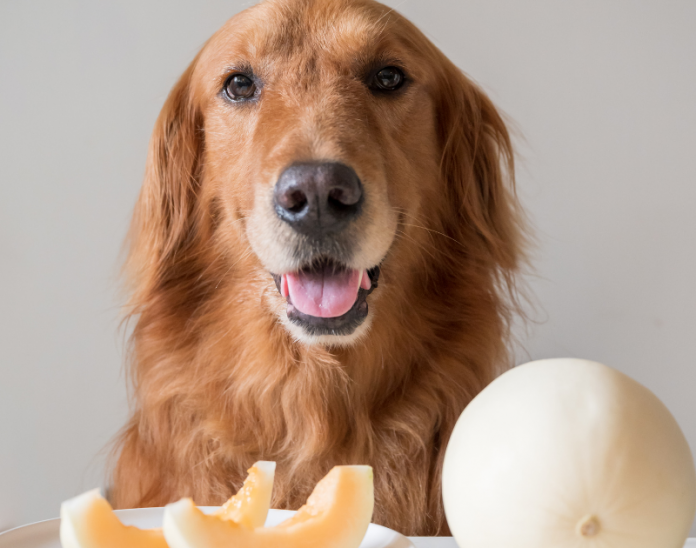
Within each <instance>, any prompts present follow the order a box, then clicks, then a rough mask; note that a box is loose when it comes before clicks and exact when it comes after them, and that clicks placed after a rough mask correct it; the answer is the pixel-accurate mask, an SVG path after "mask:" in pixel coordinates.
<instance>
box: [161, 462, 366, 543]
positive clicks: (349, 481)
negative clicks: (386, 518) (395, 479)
mask: <svg viewBox="0 0 696 548" xmlns="http://www.w3.org/2000/svg"><path fill="white" fill-rule="evenodd" d="M373 507H374V491H373V482H372V468H371V467H369V466H336V467H335V468H333V469H332V470H331V471H330V472H329V473H328V474H327V475H326V477H324V479H322V480H321V481H320V482H319V483H318V484H317V486H316V487H315V488H314V492H313V493H312V494H311V495H310V497H309V498H308V499H307V503H306V504H305V505H304V506H303V507H302V508H300V509H299V510H298V511H297V513H296V514H295V515H294V516H293V517H291V518H290V519H288V520H286V521H284V522H283V523H281V524H279V525H276V526H275V527H258V528H255V529H250V528H248V527H245V526H243V525H240V524H239V523H236V522H234V521H223V520H220V519H216V518H215V517H214V516H207V515H205V514H204V513H203V512H201V511H200V510H199V509H198V508H196V506H195V505H194V504H193V501H192V500H191V499H182V500H180V501H179V502H175V503H174V504H170V505H168V506H167V507H166V508H165V510H164V524H163V530H164V536H165V538H166V539H167V542H168V543H169V546H170V548H229V547H230V546H243V547H244V548H279V547H283V548H357V547H358V546H360V543H361V542H362V539H363V537H364V536H365V532H366V531H367V527H368V525H369V524H370V520H371V519H372V510H373Z"/></svg>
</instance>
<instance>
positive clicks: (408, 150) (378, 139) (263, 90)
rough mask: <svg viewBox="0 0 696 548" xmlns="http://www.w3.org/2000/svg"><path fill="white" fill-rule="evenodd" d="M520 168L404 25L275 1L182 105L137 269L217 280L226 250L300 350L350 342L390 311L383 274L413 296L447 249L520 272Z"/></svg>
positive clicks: (209, 64)
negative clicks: (213, 270)
mask: <svg viewBox="0 0 696 548" xmlns="http://www.w3.org/2000/svg"><path fill="white" fill-rule="evenodd" d="M511 161H512V157H511V150H510V143H509V138H508V134H507V132H506V130H505V126H504V125H503V123H502V121H501V119H500V118H499V116H498V114H497V113H496V111H495V109H494V108H493V106H492V105H491V103H490V102H489V101H488V99H487V98H486V97H485V96H484V95H483V94H482V93H481V92H480V91H479V90H478V88H477V87H476V86H475V85H473V84H472V83H471V82H470V81H468V80H467V79H466V78H465V77H464V76H463V75H462V74H461V73H460V72H459V71H458V70H457V69H456V68H455V67H454V66H453V65H452V64H451V63H450V62H449V61H448V60H447V59H446V58H445V57H444V56H443V55H442V53H440V51H439V50H437V48H435V47H434V46H433V45H432V44H431V43H430V42H429V41H428V40H427V39H426V38H425V37H424V36H423V35H422V34H421V33H420V32H419V31H418V30H417V29H416V28H415V27H414V26H413V25H411V24H410V23H409V22H408V21H406V20H405V19H404V18H402V17H401V16H399V15H398V14H396V13H394V12H392V11H391V10H390V9H388V8H386V7H385V6H383V5H381V4H378V3H376V2H373V1H371V0H267V1H265V2H263V3H261V4H259V5H257V6H254V7H252V8H250V9H248V10H246V11H244V12H242V13H240V14H238V15H237V16H235V17H234V18H232V19H231V20H230V21H228V22H227V23H226V24H225V25H224V26H223V27H222V29H220V30H219V31H218V32H217V33H216V34H215V35H214V36H213V37H212V38H211V39H210V40H209V41H208V43H207V44H206V45H205V46H204V48H203V49H202V50H201V52H200V53H199V54H198V56H197V57H196V59H195V60H194V61H193V63H192V64H191V65H190V67H189V68H188V70H187V71H186V72H185V73H184V75H183V76H182V78H181V80H180V81H179V82H178V84H177V85H176V87H175V88H174V90H173V91H172V93H171V94H170V96H169V98H168V100H167V102H166V104H165V106H164V108H163V110H162V113H161V115H160V118H159V119H158V122H157V127H156V129H155V133H154V136H153V139H152V143H151V151H150V157H149V162H148V173H147V176H146V181H145V184H144V187H143V191H142V194H141V197H140V201H139V206H138V210H137V215H136V221H135V223H134V232H135V234H134V236H135V246H134V252H133V255H134V260H133V261H132V262H135V263H137V264H136V266H137V267H138V268H140V269H144V271H146V272H147V273H148V274H147V275H146V276H145V277H148V278H149V279H150V280H151V281H150V282H149V284H150V286H152V284H156V283H160V284H163V283H165V282H164V281H162V280H163V278H167V279H176V278H177V274H172V272H179V273H182V272H185V271H186V269H187V268H188V269H189V271H190V272H193V271H194V270H195V271H196V272H197V273H198V274H197V275H200V276H204V274H205V268H201V267H200V265H199V267H198V269H197V270H196V269H193V268H192V267H191V266H190V265H191V264H192V263H194V262H195V261H196V256H200V255H201V254H202V253H203V250H205V252H206V253H210V252H211V250H214V253H217V254H218V255H219V256H223V257H226V263H225V264H226V265H227V267H228V268H229V269H230V270H228V271H227V273H229V272H230V271H231V270H233V269H234V268H235V265H237V264H239V263H240V261H242V262H243V263H244V264H245V265H247V267H248V268H249V269H251V270H247V271H245V272H244V273H243V274H241V277H242V278H244V277H246V278H247V280H246V281H247V282H248V283H249V286H250V287H251V286H253V287H257V288H259V292H260V293H263V294H264V295H265V297H264V299H262V302H263V306H266V307H268V308H269V311H270V312H272V313H273V314H275V315H276V316H277V317H278V318H279V319H280V320H281V321H282V322H283V323H284V324H285V326H286V327H287V329H289V330H290V332H291V333H292V334H293V335H294V336H295V337H296V338H297V339H301V340H304V341H306V342H309V343H319V344H329V345H334V344H349V343H351V342H353V341H355V340H357V339H358V338H359V336H360V335H361V334H364V333H365V332H366V331H367V329H368V327H369V325H370V321H371V320H372V316H373V313H374V312H373V310H372V308H373V307H379V305H380V303H379V300H380V295H379V294H380V291H383V290H382V289H381V288H380V289H377V285H378V279H379V276H380V271H381V272H382V273H383V274H384V275H385V276H387V278H386V279H387V280H391V281H392V283H397V282H398V281H399V280H403V281H404V283H401V284H400V291H401V293H402V294H405V295H406V296H407V294H408V291H409V289H408V284H407V283H406V281H407V280H408V281H409V283H411V288H412V289H413V288H417V287H416V286H414V285H413V283H414V282H413V273H414V271H418V270H420V271H423V270H425V269H426V267H425V266H424V265H423V261H426V262H427V261H429V260H431V259H432V260H435V261H441V260H443V259H442V258H441V257H440V258H437V257H434V255H436V254H437V252H436V251H433V250H436V249H437V248H438V245H439V243H440V241H441V240H440V239H441V238H448V239H449V240H451V241H454V242H456V244H457V245H460V246H462V248H463V250H464V251H463V252H464V253H467V254H469V255H470V257H471V260H472V261H474V262H476V263H477V264H478V267H480V268H483V269H486V268H487V269H489V270H490V271H491V272H492V271H496V270H501V269H502V270H505V269H511V268H513V267H514V265H515V261H516V249H517V245H518V242H517V235H516V234H517V233H516V228H515V227H516V220H515V213H514V209H515V208H514V204H513V200H512V198H511V194H510V192H509V190H508V189H507V188H506V186H505V184H504V173H503V172H504V171H505V166H506V164H508V167H509V164H510V163H511ZM433 235H436V236H435V237H433ZM397 257H398V259H397ZM444 260H445V262H446V259H444ZM145 263H147V266H145V267H143V266H142V265H143V264H145ZM181 275H183V274H181ZM455 275H456V273H455ZM158 276H159V278H160V281H159V282H155V281H152V280H155V279H157V278H158ZM237 277H238V278H239V277H240V275H239V274H238V275H237ZM241 281H242V282H244V280H241ZM252 282H253V283H252ZM218 283H219V280H218ZM254 284H256V285H254ZM273 286H275V289H274V290H273V291H272V292H271V291H268V288H269V287H273ZM192 298H193V297H192ZM394 313H398V311H396V310H394Z"/></svg>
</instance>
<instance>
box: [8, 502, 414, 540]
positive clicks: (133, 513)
mask: <svg viewBox="0 0 696 548" xmlns="http://www.w3.org/2000/svg"><path fill="white" fill-rule="evenodd" d="M217 508H218V507H216V506H204V507H202V508H201V509H202V510H203V511H204V512H206V513H209V512H213V511H215V510H217ZM163 513H164V509H163V508H136V509H134V510H116V515H117V516H118V517H119V519H120V520H121V521H122V522H123V523H125V524H126V525H135V526H137V527H140V528H142V529H151V528H153V527H161V526H162V516H163ZM294 513H295V512H293V511H291V510H271V511H269V512H268V519H267V520H266V526H267V527H268V526H273V525H277V524H278V523H280V522H281V521H285V520H286V519H288V518H289V517H290V516H292V515H293V514H294ZM59 529H60V519H58V518H56V519H49V520H46V521H40V522H38V523H32V524H31V525H25V526H24V527H17V528H16V529H12V530H10V531H6V532H5V533H0V548H61V546H60V538H59V536H58V534H59ZM360 548H414V547H413V544H412V543H411V541H410V540H408V539H407V538H406V537H405V536H403V535H401V534H399V533H397V532H396V531H392V530H391V529H387V528H386V527H382V526H381V525H375V524H374V523H371V524H370V526H369V527H368V528H367V533H366V534H365V538H364V539H363V541H362V544H360Z"/></svg>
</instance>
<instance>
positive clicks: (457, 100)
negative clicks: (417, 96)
mask: <svg viewBox="0 0 696 548" xmlns="http://www.w3.org/2000/svg"><path fill="white" fill-rule="evenodd" d="M441 67H442V73H441V76H440V83H441V84H440V86H439V90H438V91H439V97H438V98H437V117H438V131H439V136H438V137H439V139H440V143H441V147H442V160H441V171H442V175H443V178H444V179H445V181H446V183H447V192H448V193H449V198H450V204H451V206H452V207H453V208H454V209H455V211H454V218H456V220H457V223H458V228H457V230H458V232H460V237H461V240H460V241H466V242H471V243H474V242H477V243H478V244H479V245H480V249H479V250H477V251H479V252H482V253H483V254H484V256H486V257H487V258H488V259H489V260H490V261H491V262H492V263H493V265H495V266H496V267H497V268H498V269H499V272H500V273H502V274H503V275H504V277H507V276H508V275H510V273H511V272H512V271H514V270H515V269H516V268H517V266H518V264H519V262H520V259H521V254H522V244H523V240H524V236H523V234H524V232H523V229H522V224H523V223H522V222H521V210H520V208H519V205H518V200H517V196H516V193H515V188H514V155H513V150H512V144H511V141H510V135H509V133H508V130H507V127H506V126H505V123H504V122H503V119H502V118H501V116H500V114H499V113H498V111H497V110H496V108H495V107H494V106H493V103H492V102H491V101H490V99H489V98H488V97H487V96H486V95H485V94H484V93H483V91H481V90H480V89H479V88H478V87H477V86H476V85H475V84H474V83H473V82H471V81H470V80H469V79H468V78H466V76H464V74H463V73H462V72H461V71H459V69H457V68H456V67H455V66H454V65H453V64H452V63H450V62H449V61H446V62H444V63H442V64H441ZM472 237H473V240H472V239H470V238H472ZM478 257H481V254H478Z"/></svg>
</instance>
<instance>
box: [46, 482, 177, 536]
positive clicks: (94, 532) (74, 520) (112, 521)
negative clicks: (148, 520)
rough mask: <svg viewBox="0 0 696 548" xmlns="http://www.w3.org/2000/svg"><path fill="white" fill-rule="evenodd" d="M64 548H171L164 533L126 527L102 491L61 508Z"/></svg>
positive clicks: (78, 498)
mask: <svg viewBox="0 0 696 548" xmlns="http://www.w3.org/2000/svg"><path fill="white" fill-rule="evenodd" d="M60 542H61V544H62V545H63V548H125V547H126V546H127V547H128V548H167V542H166V541H165V540H164V536H163V535H162V530H161V529H138V528H137V527H133V526H130V525H123V523H121V521H120V520H119V519H118V517H117V516H116V514H114V511H113V509H112V508H111V505H110V504H109V503H108V502H107V501H106V499H104V498H103V497H102V496H101V495H100V494H99V490H98V489H94V490H92V491H88V492H86V493H83V494H82V495H80V496H78V497H75V498H73V499H70V500H67V501H65V502H64V503H63V504H62V505H61V507H60Z"/></svg>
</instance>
